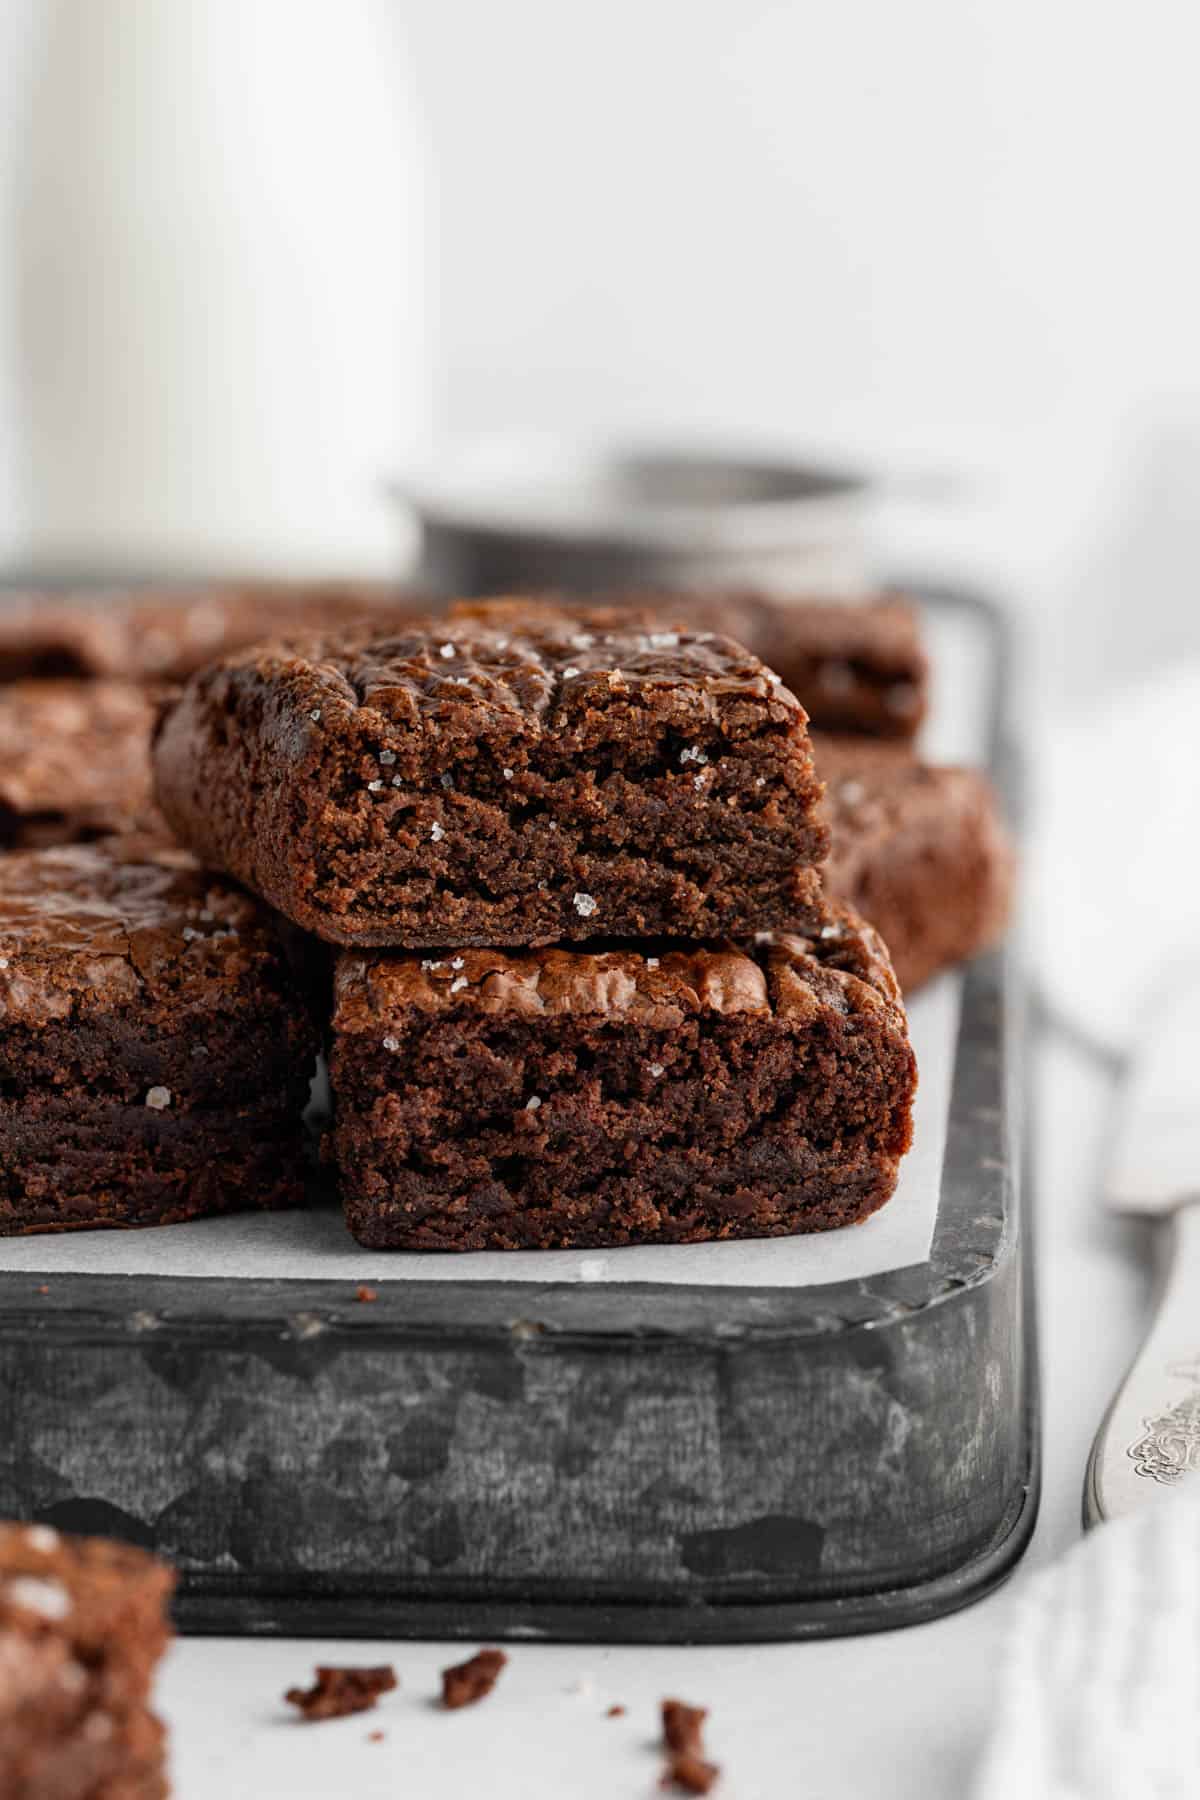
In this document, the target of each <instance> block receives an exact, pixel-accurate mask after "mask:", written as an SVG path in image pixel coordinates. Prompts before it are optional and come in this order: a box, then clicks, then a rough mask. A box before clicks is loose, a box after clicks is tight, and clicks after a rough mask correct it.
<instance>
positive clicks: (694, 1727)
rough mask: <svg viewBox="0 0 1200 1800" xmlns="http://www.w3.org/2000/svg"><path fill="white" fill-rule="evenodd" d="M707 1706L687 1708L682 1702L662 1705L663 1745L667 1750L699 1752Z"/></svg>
mask: <svg viewBox="0 0 1200 1800" xmlns="http://www.w3.org/2000/svg"><path fill="white" fill-rule="evenodd" d="M707 1717H708V1708H707V1706H688V1705H687V1704H686V1703H685V1702H684V1701H682V1700H664V1701H663V1703H662V1729H663V1743H664V1744H665V1745H666V1746H667V1749H668V1750H699V1749H700V1747H701V1740H702V1737H703V1733H704V1721H705V1719H707Z"/></svg>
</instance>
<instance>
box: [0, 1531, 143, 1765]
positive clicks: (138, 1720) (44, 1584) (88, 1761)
mask: <svg viewBox="0 0 1200 1800" xmlns="http://www.w3.org/2000/svg"><path fill="white" fill-rule="evenodd" d="M173 1585H174V1578H173V1576H172V1573H171V1571H170V1570H169V1569H168V1568H167V1567H166V1565H165V1564H163V1563H160V1562H159V1561H157V1560H156V1559H155V1558H154V1557H152V1556H148V1555H146V1554H145V1552H144V1551H141V1550H135V1549H133V1548H131V1547H130V1546H128V1545H125V1544H115V1543H110V1542H108V1541H107V1540H105V1539H102V1538H68V1537H63V1536H60V1534H59V1533H58V1532H57V1531H54V1530H52V1529H51V1527H50V1526H48V1525H5V1524H0V1794H3V1795H4V1796H6V1800H50V1797H53V1800H100V1797H103V1796H109V1797H111V1800H118V1797H119V1800H161V1797H162V1796H164V1795H165V1794H166V1793H167V1779H166V1759H165V1734H164V1732H163V1727H162V1725H161V1723H160V1721H159V1720H158V1719H157V1718H156V1717H155V1715H154V1713H153V1712H151V1710H150V1704H149V1702H150V1687H151V1681H152V1678H153V1674H154V1669H155V1665H156V1664H157V1662H158V1660H159V1658H160V1657H161V1655H162V1653H163V1650H164V1649H165V1648H166V1644H167V1640H168V1638H169V1636H170V1628H169V1625H168V1622H167V1615H166V1608H167V1602H168V1600H169V1598H170V1593H171V1588H172V1586H173Z"/></svg>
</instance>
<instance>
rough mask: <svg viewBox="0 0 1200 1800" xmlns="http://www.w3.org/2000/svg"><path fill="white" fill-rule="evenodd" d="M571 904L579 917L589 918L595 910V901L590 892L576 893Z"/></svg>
mask: <svg viewBox="0 0 1200 1800" xmlns="http://www.w3.org/2000/svg"><path fill="white" fill-rule="evenodd" d="M573 905H574V907H575V911H576V912H577V913H578V914H579V916H580V918H581V919H590V918H591V916H592V914H593V913H594V912H595V910H596V902H595V901H594V900H593V898H592V896H591V895H590V894H576V895H575V897H574V901H573Z"/></svg>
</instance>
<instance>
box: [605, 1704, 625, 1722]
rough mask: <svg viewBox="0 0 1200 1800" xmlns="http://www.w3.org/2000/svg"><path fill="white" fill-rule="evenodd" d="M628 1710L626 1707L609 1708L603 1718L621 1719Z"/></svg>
mask: <svg viewBox="0 0 1200 1800" xmlns="http://www.w3.org/2000/svg"><path fill="white" fill-rule="evenodd" d="M628 1710H629V1708H628V1707H626V1706H610V1707H609V1709H608V1711H607V1712H606V1713H605V1715H604V1716H605V1718H606V1719H623V1718H624V1717H625V1714H626V1713H627V1712H628Z"/></svg>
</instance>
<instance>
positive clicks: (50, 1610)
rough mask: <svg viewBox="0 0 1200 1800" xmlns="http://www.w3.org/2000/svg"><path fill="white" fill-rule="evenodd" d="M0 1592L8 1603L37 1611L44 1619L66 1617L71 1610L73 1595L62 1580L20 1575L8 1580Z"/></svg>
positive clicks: (28, 1610)
mask: <svg viewBox="0 0 1200 1800" xmlns="http://www.w3.org/2000/svg"><path fill="white" fill-rule="evenodd" d="M0 1592H2V1593H3V1595H4V1599H5V1601H6V1602H7V1603H8V1605H10V1606H19V1607H20V1608H21V1610H22V1612H31V1613H37V1615H38V1617H39V1618H42V1619H65V1618H66V1616H67V1614H68V1613H69V1612H70V1610H71V1596H70V1594H68V1592H67V1590H66V1588H65V1587H64V1586H63V1584H62V1582H61V1581H54V1580H47V1579H45V1578H44V1577H43V1576H41V1575H18V1576H17V1577H16V1579H15V1580H13V1581H9V1582H6V1583H5V1584H4V1585H3V1588H2V1589H0Z"/></svg>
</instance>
